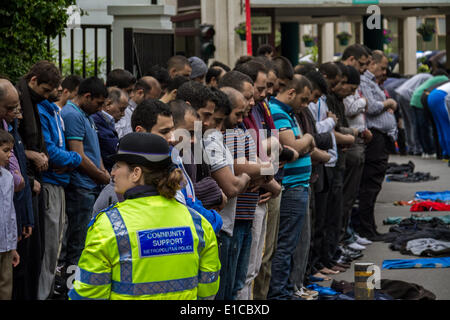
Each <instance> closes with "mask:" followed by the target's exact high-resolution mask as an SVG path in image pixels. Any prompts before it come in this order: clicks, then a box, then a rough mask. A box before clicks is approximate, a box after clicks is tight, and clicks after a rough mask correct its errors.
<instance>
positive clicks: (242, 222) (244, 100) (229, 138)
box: [219, 71, 274, 300]
mask: <svg viewBox="0 0 450 320" xmlns="http://www.w3.org/2000/svg"><path fill="white" fill-rule="evenodd" d="M227 83H234V84H235V85H233V87H231V86H230V87H227ZM219 87H220V88H221V90H222V91H223V92H225V93H226V94H227V95H228V97H229V99H230V102H231V104H232V105H233V111H232V113H231V114H230V116H228V117H227V118H226V119H225V121H224V125H225V127H226V128H233V129H227V130H226V132H225V134H224V140H225V144H226V146H227V148H228V149H229V150H230V153H231V154H232V156H233V158H234V173H235V175H240V174H241V173H243V172H245V173H247V174H248V175H249V176H250V177H251V182H250V187H249V188H248V189H247V190H245V191H244V192H241V193H239V194H238V196H237V201H236V215H235V221H234V228H233V234H232V239H231V242H232V247H234V248H237V249H236V250H233V251H232V252H231V255H230V257H229V273H228V275H229V276H230V277H229V279H228V280H226V281H231V283H226V284H225V283H224V282H226V281H224V280H222V281H221V289H219V296H223V297H224V299H225V300H230V299H232V300H234V299H236V298H237V294H238V291H239V290H241V289H242V288H243V287H244V284H245V281H246V276H247V271H248V265H249V259H250V249H251V245H252V224H253V220H254V216H255V210H256V207H257V205H258V201H259V192H258V190H259V187H260V186H262V185H264V184H267V183H269V182H270V181H273V182H274V180H273V176H264V175H262V173H261V172H262V169H263V168H264V166H265V165H264V164H262V163H261V162H260V160H259V159H258V157H257V149H256V143H255V141H254V140H253V138H252V135H251V134H250V132H249V131H248V130H247V129H246V128H245V126H244V125H243V123H242V122H243V116H244V114H245V113H246V110H248V109H249V108H251V107H252V106H253V105H254V98H253V93H254V89H253V81H252V79H251V78H250V77H248V76H247V75H245V74H243V73H241V72H239V71H231V72H229V73H227V74H226V75H225V76H224V77H223V78H222V79H221V82H220V83H219ZM234 87H236V88H238V89H240V90H237V89H235V88H234ZM242 107H243V108H244V109H243V110H241V109H242ZM237 110H241V111H239V112H238V113H237ZM266 166H267V165H266ZM268 166H269V167H271V164H270V163H269V164H268ZM233 275H234V276H233ZM222 284H224V285H225V286H226V287H227V288H228V289H227V290H226V291H228V292H225V293H223V294H222V293H221V290H222Z"/></svg>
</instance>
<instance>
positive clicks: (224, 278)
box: [215, 231, 234, 300]
mask: <svg viewBox="0 0 450 320" xmlns="http://www.w3.org/2000/svg"><path fill="white" fill-rule="evenodd" d="M217 244H218V246H219V259H220V265H221V267H220V285H219V291H218V292H217V294H216V298H215V299H216V300H225V297H228V298H229V297H231V292H232V289H233V285H234V278H232V277H231V271H230V266H231V265H230V254H231V253H230V252H231V237H230V235H229V234H227V233H226V232H224V231H220V232H219V235H218V236H217Z"/></svg>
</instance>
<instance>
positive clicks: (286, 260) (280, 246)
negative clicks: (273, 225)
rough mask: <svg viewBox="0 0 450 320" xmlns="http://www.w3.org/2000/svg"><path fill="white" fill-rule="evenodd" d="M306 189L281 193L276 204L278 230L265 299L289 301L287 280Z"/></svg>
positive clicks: (304, 211)
mask: <svg viewBox="0 0 450 320" xmlns="http://www.w3.org/2000/svg"><path fill="white" fill-rule="evenodd" d="M308 199H309V187H302V186H299V187H294V188H288V189H285V190H283V192H282V195H281V205H280V228H279V232H278V240H277V248H276V251H275V254H274V257H273V260H272V277H271V279H270V286H269V293H268V295H267V298H268V299H273V300H276V299H278V300H283V299H290V298H291V297H292V296H293V294H294V284H293V283H292V282H291V281H290V280H289V279H290V276H291V274H292V272H293V269H294V253H295V249H296V248H297V245H298V243H299V241H300V237H301V231H302V228H303V223H304V221H305V217H306V214H307V212H308Z"/></svg>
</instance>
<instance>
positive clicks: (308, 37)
mask: <svg viewBox="0 0 450 320" xmlns="http://www.w3.org/2000/svg"><path fill="white" fill-rule="evenodd" d="M302 39H303V41H304V42H312V41H314V38H313V37H312V36H310V35H309V34H305V35H304V36H303V37H302Z"/></svg>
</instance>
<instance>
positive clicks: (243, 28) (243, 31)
mask: <svg viewBox="0 0 450 320" xmlns="http://www.w3.org/2000/svg"><path fill="white" fill-rule="evenodd" d="M234 31H235V32H236V33H237V34H246V33H247V24H246V23H245V22H241V23H239V25H238V26H237V27H236V28H234Z"/></svg>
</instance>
